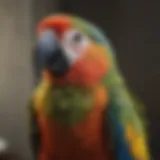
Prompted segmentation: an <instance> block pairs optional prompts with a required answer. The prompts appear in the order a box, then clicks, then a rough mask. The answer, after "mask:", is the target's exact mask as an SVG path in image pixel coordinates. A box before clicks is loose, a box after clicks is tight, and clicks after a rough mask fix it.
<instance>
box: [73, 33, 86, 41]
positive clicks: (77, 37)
mask: <svg viewBox="0 0 160 160" xmlns="http://www.w3.org/2000/svg"><path fill="white" fill-rule="evenodd" d="M72 38H73V42H75V43H79V42H81V40H83V35H82V34H81V33H79V32H77V33H75V34H74V35H73V37H72Z"/></svg>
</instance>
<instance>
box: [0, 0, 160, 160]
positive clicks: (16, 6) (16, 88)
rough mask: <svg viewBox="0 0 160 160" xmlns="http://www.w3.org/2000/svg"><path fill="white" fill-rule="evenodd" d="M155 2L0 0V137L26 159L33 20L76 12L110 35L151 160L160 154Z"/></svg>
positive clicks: (159, 12) (158, 13)
mask: <svg viewBox="0 0 160 160" xmlns="http://www.w3.org/2000/svg"><path fill="white" fill-rule="evenodd" d="M159 7H160V1H158V0H157V1H156V0H153V1H149V0H141V1H140V0H130V1H128V0H121V1H118V0H12V1H11V0H0V138H1V137H2V138H4V139H6V140H7V141H8V143H9V145H10V150H11V152H12V153H14V154H16V155H17V156H18V157H20V158H19V159H21V160H31V159H32V158H31V157H32V156H31V152H30V149H29V139H28V137H27V134H28V128H27V127H28V126H27V108H26V104H27V101H28V99H29V95H30V93H31V90H32V88H33V78H32V70H31V49H32V46H33V45H34V41H35V27H36V23H37V22H38V21H39V20H40V19H41V18H43V17H44V16H47V15H48V14H51V13H55V12H67V13H75V14H77V15H79V16H81V17H84V18H85V19H88V20H90V21H91V22H93V23H95V24H97V25H98V26H100V27H101V28H102V29H103V30H104V31H105V32H106V35H107V36H108V37H109V38H110V39H111V40H112V42H113V44H114V47H115V49H116V51H117V57H118V60H119V65H120V67H121V69H122V71H123V73H124V76H125V77H126V79H127V81H128V83H129V86H130V87H131V89H132V90H133V91H134V92H135V93H136V94H137V95H138V96H139V97H140V98H141V99H142V100H143V101H144V103H145V105H146V109H147V116H148V118H149V131H150V145H151V149H152V154H153V158H154V160H159V159H160V154H159V151H160V145H159V144H160V124H159V123H160V122H159V118H160V109H159V107H160V97H159V96H160V31H159V29H160V18H159V17H160V9H159Z"/></svg>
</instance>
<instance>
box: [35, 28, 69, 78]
mask: <svg viewBox="0 0 160 160" xmlns="http://www.w3.org/2000/svg"><path fill="white" fill-rule="evenodd" d="M35 62H36V67H37V71H39V72H42V70H43V69H47V70H48V71H50V72H51V73H52V74H53V76H55V77H61V76H64V75H65V73H66V72H67V70H68V69H69V63H68V62H67V59H66V58H65V56H64V54H63V50H62V48H61V46H60V43H59V41H58V38H57V36H56V34H55V33H54V32H53V31H52V30H46V31H43V32H42V33H41V34H40V35H39V38H38V42H37V45H36V48H35Z"/></svg>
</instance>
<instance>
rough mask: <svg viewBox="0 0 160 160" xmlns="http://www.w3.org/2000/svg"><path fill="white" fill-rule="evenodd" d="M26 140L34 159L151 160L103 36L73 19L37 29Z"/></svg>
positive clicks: (135, 105)
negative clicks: (29, 143)
mask: <svg viewBox="0 0 160 160" xmlns="http://www.w3.org/2000/svg"><path fill="white" fill-rule="evenodd" d="M33 56H34V66H35V70H36V76H37V79H38V83H37V85H36V88H35V89H34V91H33V94H32V96H31V100H30V104H29V109H30V112H29V113H30V137H31V144H32V147H33V148H32V149H33V150H34V155H35V159H36V160H150V154H149V147H148V142H147V134H146V129H145V124H144V122H143V120H142V116H141V113H140V110H139V108H140V107H141V103H139V102H137V100H136V99H135V98H134V96H133V95H132V94H131V93H130V91H129V90H128V87H127V84H126V82H125V80H124V78H123V76H122V74H121V72H120V69H119V68H118V65H117V61H116V55H115V52H114V50H113V47H112V46H111V43H110V42H109V40H108V39H107V38H105V36H104V33H103V32H102V31H101V30H100V29H99V28H98V27H96V26H94V25H93V24H92V23H90V22H88V21H85V20H83V19H82V18H79V17H77V16H74V15H66V14H56V15H53V16H49V17H46V18H44V19H43V20H42V21H40V23H39V24H38V27H37V43H36V45H35V50H34V53H33Z"/></svg>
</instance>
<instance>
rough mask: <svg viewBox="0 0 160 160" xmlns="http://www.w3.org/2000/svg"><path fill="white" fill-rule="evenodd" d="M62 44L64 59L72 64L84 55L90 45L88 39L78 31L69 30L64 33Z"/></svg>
mask: <svg viewBox="0 0 160 160" xmlns="http://www.w3.org/2000/svg"><path fill="white" fill-rule="evenodd" d="M62 44H63V47H64V50H65V54H66V57H67V58H68V59H69V61H70V62H71V63H73V62H74V61H75V60H77V59H78V58H79V56H81V55H82V54H83V53H84V51H85V49H86V48H87V47H88V45H89V44H90V39H89V38H88V37H87V36H86V35H85V34H83V33H82V32H80V31H79V30H76V29H70V30H68V31H67V32H65V33H64V35H63V38H62Z"/></svg>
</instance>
